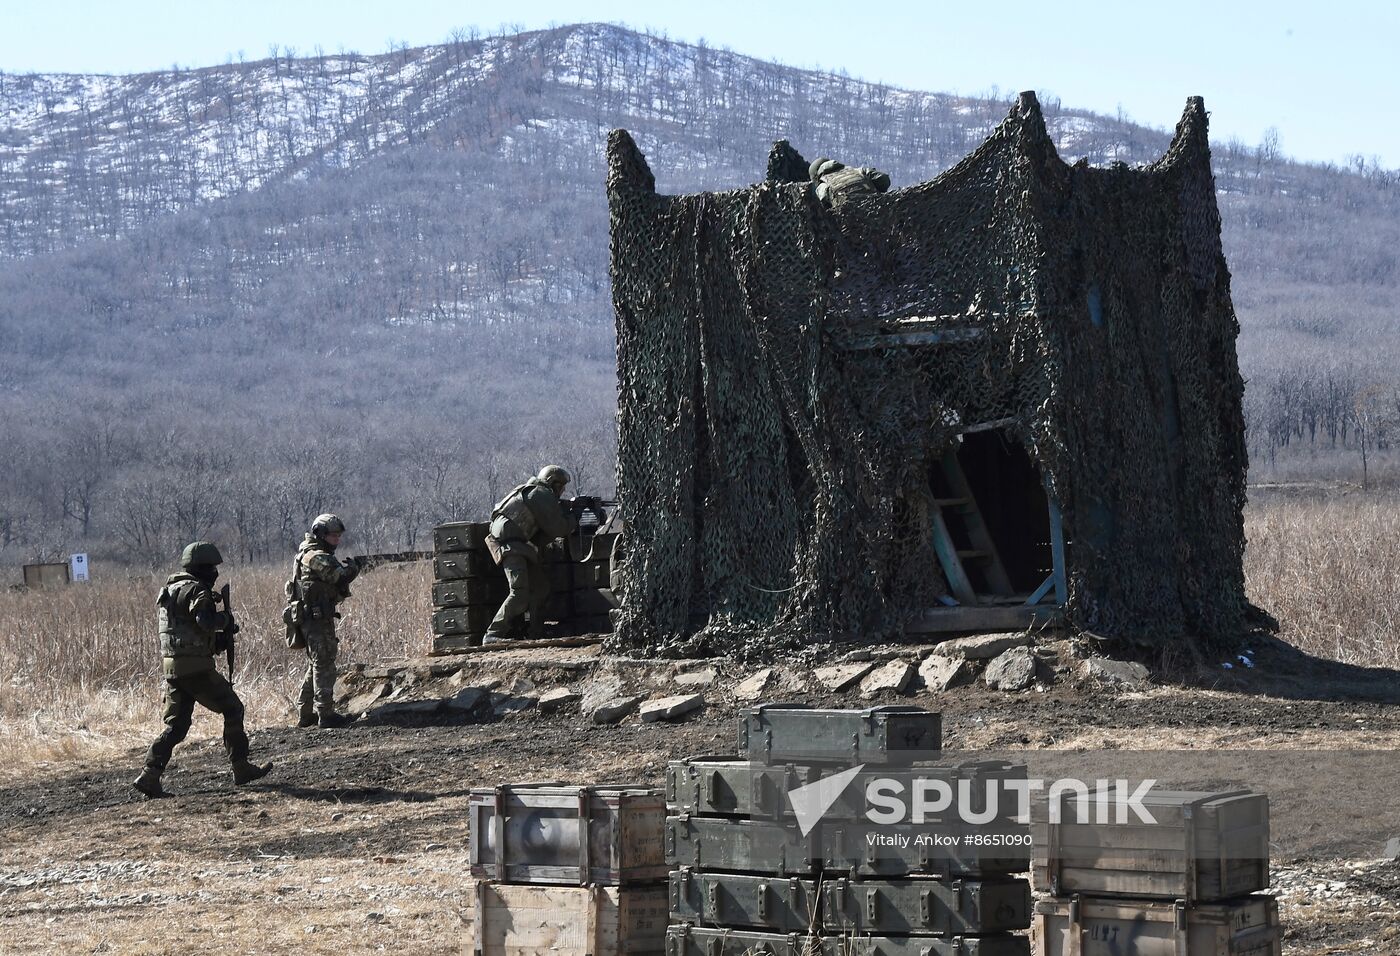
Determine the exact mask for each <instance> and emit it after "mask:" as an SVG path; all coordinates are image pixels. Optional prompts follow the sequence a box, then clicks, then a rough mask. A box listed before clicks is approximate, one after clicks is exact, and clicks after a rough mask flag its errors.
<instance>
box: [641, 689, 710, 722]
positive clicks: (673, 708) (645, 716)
mask: <svg viewBox="0 0 1400 956" xmlns="http://www.w3.org/2000/svg"><path fill="white" fill-rule="evenodd" d="M703 706H705V696H704V695H703V694H681V695H680V696H679V697H662V698H660V699H658V700H649V701H647V702H646V703H645V704H643V705H642V711H641V717H642V723H644V724H651V723H655V722H656V721H658V720H676V719H678V718H680V717H684V716H685V715H686V714H689V713H693V712H694V711H697V710H699V709H700V708H701V707H703Z"/></svg>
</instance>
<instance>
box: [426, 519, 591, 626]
mask: <svg viewBox="0 0 1400 956" xmlns="http://www.w3.org/2000/svg"><path fill="white" fill-rule="evenodd" d="M490 527H491V526H490V525H489V524H487V523H485V522H475V521H454V522H450V523H448V524H442V525H438V526H437V527H436V528H434V529H433V548H434V560H433V653H434V654H451V653H454V652H456V651H460V650H463V649H464V648H468V647H477V646H479V645H480V644H481V639H482V637H483V636H484V635H485V634H486V630H487V628H488V627H490V626H491V619H492V618H494V617H495V616H496V612H497V611H498V610H499V609H500V607H501V602H502V601H504V600H505V599H506V594H507V592H508V587H507V585H506V576H505V573H504V572H503V571H502V570H501V568H500V566H499V565H497V564H496V562H495V561H494V560H492V558H491V552H490V551H488V550H487V548H486V536H487V534H488V533H489V532H490ZM593 532H594V529H585V531H584V533H582V534H581V536H580V537H579V538H574V539H571V540H570V541H568V542H562V543H556V544H555V545H553V546H551V547H548V548H546V549H545V550H544V554H543V555H542V559H543V562H544V565H545V568H546V573H548V574H549V578H550V597H549V603H548V604H547V605H546V607H545V609H544V617H545V620H546V621H547V622H550V623H549V626H548V630H547V633H548V635H549V636H551V637H564V636H569V635H577V634H606V633H609V632H610V631H611V630H612V623H611V621H610V619H609V617H608V612H609V611H611V610H613V609H614V608H616V607H617V601H616V600H615V599H614V598H613V593H612V591H611V590H609V577H610V574H611V570H612V565H611V554H612V547H613V541H614V539H615V538H616V537H617V535H616V534H612V533H604V532H602V531H598V532H597V533H593ZM570 546H572V547H570ZM575 550H578V552H579V553H580V554H581V555H582V557H580V558H578V559H575V557H574V551H575ZM522 636H523V635H522Z"/></svg>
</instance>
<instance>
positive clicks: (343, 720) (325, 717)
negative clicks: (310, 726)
mask: <svg viewBox="0 0 1400 956" xmlns="http://www.w3.org/2000/svg"><path fill="white" fill-rule="evenodd" d="M354 722H355V718H354V717H351V716H350V715H349V714H337V713H336V712H335V711H333V710H331V711H327V712H326V713H324V714H322V715H321V716H320V717H318V718H317V719H316V726H318V727H320V728H321V729H322V730H335V729H336V728H337V727H345V726H348V725H350V724H353V723H354Z"/></svg>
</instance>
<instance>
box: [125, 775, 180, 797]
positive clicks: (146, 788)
mask: <svg viewBox="0 0 1400 956" xmlns="http://www.w3.org/2000/svg"><path fill="white" fill-rule="evenodd" d="M131 785H132V786H133V787H135V788H136V789H137V790H139V791H140V792H142V793H144V794H145V795H146V796H147V797H148V798H150V799H152V800H160V799H163V798H165V797H173V796H175V794H173V793H171V792H170V791H169V790H166V789H165V788H164V787H162V786H161V785H160V774H158V773H156V772H155V771H154V770H143V771H141V776H139V777H137V778H136V779H135V780H133V781H131Z"/></svg>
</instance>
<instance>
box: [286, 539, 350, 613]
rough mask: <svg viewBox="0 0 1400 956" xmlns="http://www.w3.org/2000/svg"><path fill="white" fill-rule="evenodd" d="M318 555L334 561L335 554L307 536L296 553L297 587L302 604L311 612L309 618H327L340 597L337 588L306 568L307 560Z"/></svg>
mask: <svg viewBox="0 0 1400 956" xmlns="http://www.w3.org/2000/svg"><path fill="white" fill-rule="evenodd" d="M318 554H324V555H326V556H328V557H330V558H331V560H332V561H334V560H335V558H334V554H335V553H334V552H333V551H331V549H330V548H328V547H327V546H326V545H325V544H324V543H322V542H321V541H319V540H317V539H316V538H314V537H312V536H311V535H308V536H307V539H306V540H305V541H303V542H302V544H301V548H300V549H298V551H297V586H298V587H299V588H300V589H301V601H302V604H303V605H304V606H305V608H306V609H307V610H308V611H310V612H311V614H310V616H311V617H322V616H329V615H330V614H331V613H333V612H334V611H335V606H336V605H337V604H338V603H340V597H341V594H340V589H339V587H337V586H336V585H335V584H332V583H331V582H329V581H327V580H325V579H324V578H323V577H321V575H319V574H317V573H316V572H315V571H313V570H312V569H311V568H310V567H308V562H309V560H310V559H311V558H313V557H315V556H316V555H318Z"/></svg>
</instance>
